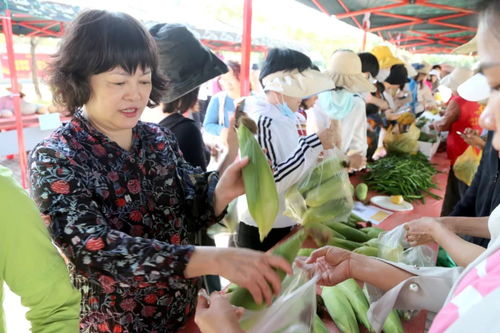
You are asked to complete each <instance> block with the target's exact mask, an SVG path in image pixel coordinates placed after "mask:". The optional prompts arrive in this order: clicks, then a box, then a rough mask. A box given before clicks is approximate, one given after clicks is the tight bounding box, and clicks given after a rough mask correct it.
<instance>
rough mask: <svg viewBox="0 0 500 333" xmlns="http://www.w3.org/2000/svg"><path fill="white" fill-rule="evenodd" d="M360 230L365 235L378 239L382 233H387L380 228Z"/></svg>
mask: <svg viewBox="0 0 500 333" xmlns="http://www.w3.org/2000/svg"><path fill="white" fill-rule="evenodd" d="M360 230H361V231H362V232H364V233H365V234H367V235H368V237H370V238H377V237H378V235H379V234H380V233H382V232H384V231H385V230H384V229H381V228H378V227H366V228H361V229H360Z"/></svg>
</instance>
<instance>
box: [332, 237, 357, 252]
mask: <svg viewBox="0 0 500 333" xmlns="http://www.w3.org/2000/svg"><path fill="white" fill-rule="evenodd" d="M328 245H331V246H336V247H340V248H342V249H345V250H349V251H352V250H354V249H356V248H358V247H360V246H362V245H363V244H361V243H357V242H353V241H350V240H347V239H340V238H335V237H332V239H331V240H330V241H329V242H328Z"/></svg>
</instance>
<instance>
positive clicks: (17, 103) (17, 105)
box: [2, 10, 28, 188]
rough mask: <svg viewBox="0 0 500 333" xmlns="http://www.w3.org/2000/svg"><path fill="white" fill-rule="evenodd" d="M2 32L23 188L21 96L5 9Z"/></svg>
mask: <svg viewBox="0 0 500 333" xmlns="http://www.w3.org/2000/svg"><path fill="white" fill-rule="evenodd" d="M2 26H3V33H4V35H5V44H6V46H7V59H8V62H9V72H10V84H11V86H12V94H13V95H14V112H15V115H16V131H17V145H18V147H19V166H20V168H21V184H22V186H23V187H24V188H27V187H28V177H27V168H28V162H27V159H26V150H25V149H24V128H23V119H22V115H21V98H20V97H19V96H20V94H19V84H18V83H17V73H16V62H15V55H14V43H13V40H12V35H13V34H12V20H11V14H10V10H6V11H5V16H4V17H2Z"/></svg>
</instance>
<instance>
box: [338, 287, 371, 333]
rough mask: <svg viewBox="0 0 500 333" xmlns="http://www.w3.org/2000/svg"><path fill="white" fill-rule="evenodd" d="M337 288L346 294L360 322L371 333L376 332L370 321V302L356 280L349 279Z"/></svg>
mask: <svg viewBox="0 0 500 333" xmlns="http://www.w3.org/2000/svg"><path fill="white" fill-rule="evenodd" d="M337 286H338V287H339V288H340V290H341V291H342V292H343V293H344V295H345V296H347V299H348V300H349V303H351V306H352V309H353V310H354V313H355V315H356V318H357V319H358V321H360V322H361V323H362V324H363V325H364V326H365V327H366V328H367V329H368V330H369V331H370V332H374V330H373V327H372V325H371V323H370V321H369V320H368V309H369V307H370V305H369V304H368V300H367V299H366V296H365V294H364V293H363V290H361V288H360V287H359V285H358V283H357V282H356V281H355V280H354V279H347V280H345V281H344V282H342V283H340V284H338V285H337Z"/></svg>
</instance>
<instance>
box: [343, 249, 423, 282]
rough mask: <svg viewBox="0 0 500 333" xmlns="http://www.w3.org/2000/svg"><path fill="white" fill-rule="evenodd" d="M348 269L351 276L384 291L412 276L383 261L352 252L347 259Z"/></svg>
mask: <svg viewBox="0 0 500 333" xmlns="http://www.w3.org/2000/svg"><path fill="white" fill-rule="evenodd" d="M349 269H350V276H351V277H352V278H354V279H356V280H360V281H363V282H367V283H369V284H371V285H373V286H375V287H377V288H379V289H382V290H385V291H387V290H389V289H391V288H393V287H395V286H397V285H398V284H399V283H401V282H403V281H404V280H406V279H408V278H411V277H412V276H414V275H413V274H410V273H408V272H406V271H404V270H402V269H399V268H397V267H394V266H392V265H390V264H387V263H385V262H383V261H380V260H377V259H374V258H371V257H367V256H364V255H359V254H354V253H353V254H351V256H350V259H349Z"/></svg>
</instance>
